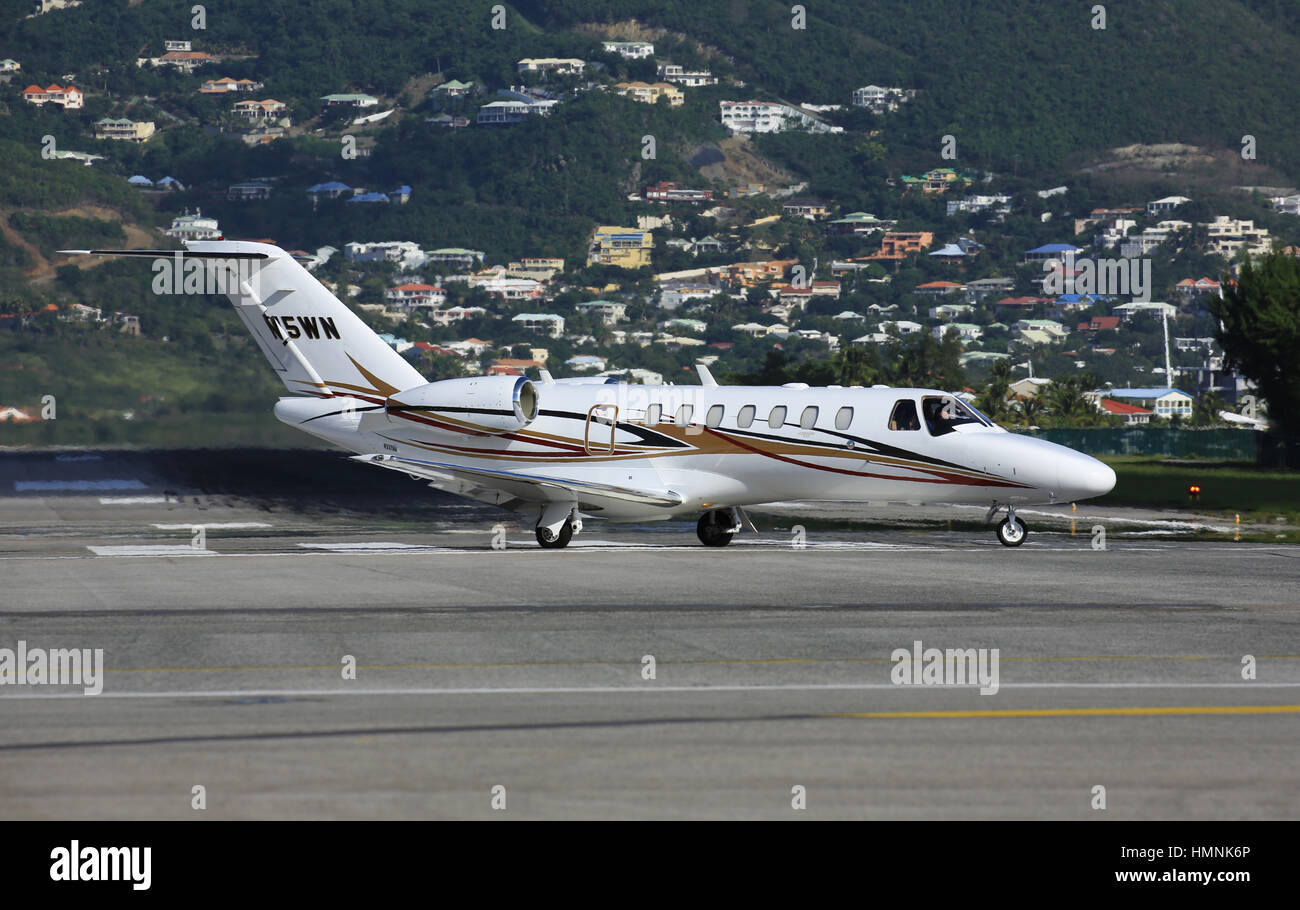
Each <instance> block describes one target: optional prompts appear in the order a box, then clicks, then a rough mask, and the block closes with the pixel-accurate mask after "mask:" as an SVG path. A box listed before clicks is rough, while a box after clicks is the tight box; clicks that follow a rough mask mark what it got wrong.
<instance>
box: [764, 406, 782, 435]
mask: <svg viewBox="0 0 1300 910" xmlns="http://www.w3.org/2000/svg"><path fill="white" fill-rule="evenodd" d="M767 425H768V426H769V427H771V428H772V429H774V430H779V429H781V427H783V426H785V405H783V404H778V405H777V406H776V407H774V408H772V413H770V414H768V415H767Z"/></svg>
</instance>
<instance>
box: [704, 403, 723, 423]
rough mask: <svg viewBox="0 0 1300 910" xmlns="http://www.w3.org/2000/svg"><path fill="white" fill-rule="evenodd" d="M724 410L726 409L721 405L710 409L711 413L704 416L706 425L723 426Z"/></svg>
mask: <svg viewBox="0 0 1300 910" xmlns="http://www.w3.org/2000/svg"><path fill="white" fill-rule="evenodd" d="M724 410H725V409H724V408H723V407H722V405H720V404H715V405H713V406H712V407H711V408H709V413H707V414H705V415H704V423H705V425H706V426H709V427H719V426H722V415H723V413H724Z"/></svg>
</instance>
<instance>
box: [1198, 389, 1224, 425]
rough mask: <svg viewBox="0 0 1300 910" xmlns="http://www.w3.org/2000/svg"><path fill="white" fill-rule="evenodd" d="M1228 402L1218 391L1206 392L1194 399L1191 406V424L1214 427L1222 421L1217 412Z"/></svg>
mask: <svg viewBox="0 0 1300 910" xmlns="http://www.w3.org/2000/svg"><path fill="white" fill-rule="evenodd" d="M1227 407H1228V403H1227V402H1226V401H1224V400H1223V396H1222V395H1220V394H1219V393H1218V392H1206V393H1205V394H1204V395H1202V396H1201V397H1200V398H1198V399H1196V404H1195V405H1193V407H1192V420H1191V425H1192V426H1194V427H1216V426H1219V425H1220V424H1222V423H1223V420H1222V418H1220V417H1219V412H1220V411H1223V410H1226V409H1227Z"/></svg>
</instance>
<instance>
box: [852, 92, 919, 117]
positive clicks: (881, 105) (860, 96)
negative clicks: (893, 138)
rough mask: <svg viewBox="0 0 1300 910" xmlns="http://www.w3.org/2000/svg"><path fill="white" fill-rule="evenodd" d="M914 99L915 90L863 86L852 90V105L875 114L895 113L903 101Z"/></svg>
mask: <svg viewBox="0 0 1300 910" xmlns="http://www.w3.org/2000/svg"><path fill="white" fill-rule="evenodd" d="M915 97H916V89H904V88H889V87H886V86H882V85H864V86H863V87H862V88H859V89H854V90H853V104H854V105H855V106H857V107H865V108H867V109H868V110H871V111H874V112H875V113H877V114H883V113H885V112H886V111H896V110H898V107H899V105H901V104H902V103H903V102H905V101H911V100H912V99H913V98H915Z"/></svg>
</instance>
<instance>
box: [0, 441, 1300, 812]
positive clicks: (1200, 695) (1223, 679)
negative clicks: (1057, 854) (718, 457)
mask: <svg viewBox="0 0 1300 910" xmlns="http://www.w3.org/2000/svg"><path fill="white" fill-rule="evenodd" d="M0 466H3V470H0V578H3V584H0V604H2V605H3V606H2V607H0V647H6V648H13V647H14V646H15V643H16V642H17V641H19V640H22V641H24V642H26V643H27V645H28V646H30V647H48V648H71V647H77V648H92V649H94V648H102V649H103V652H104V667H105V672H104V675H103V692H102V694H100V695H96V696H87V695H83V694H81V689H80V688H77V687H72V686H31V685H28V686H3V687H0V698H3V699H7V701H5V702H4V716H5V719H6V723H5V724H4V727H3V732H2V733H0V781H3V782H4V785H3V787H0V812H2V813H3V814H4V817H7V818H104V819H114V818H131V819H134V818H176V819H187V818H502V817H504V818H515V819H524V818H774V819H782V818H789V819H799V818H842V819H882V818H910V819H946V818H1050V819H1067V818H1068V819H1086V818H1091V819H1095V818H1110V819H1121V818H1122V819H1155V818H1173V819H1182V818H1187V819H1244V818H1295V817H1296V816H1297V815H1298V814H1300V770H1298V766H1297V763H1296V762H1295V760H1294V756H1295V753H1296V747H1297V745H1298V744H1300V608H1298V607H1297V602H1298V600H1300V597H1297V594H1296V591H1297V584H1296V582H1297V578H1298V576H1300V563H1297V561H1296V560H1297V558H1300V550H1298V549H1296V548H1294V547H1285V546H1276V547H1274V546H1267V545H1257V544H1244V543H1241V544H1233V543H1231V542H1217V543H1207V542H1196V541H1191V540H1169V539H1165V540H1150V539H1144V538H1142V537H1133V538H1125V537H1123V536H1122V535H1114V536H1112V537H1110V538H1109V539H1108V541H1107V543H1106V548H1105V549H1094V546H1093V543H1094V540H1093V538H1092V536H1091V535H1090V534H1089V533H1088V532H1087V530H1086V528H1088V527H1091V525H1092V522H1093V521H1094V519H1095V520H1097V521H1102V522H1107V521H1110V520H1112V519H1114V518H1115V517H1116V516H1113V515H1106V514H1104V513H1101V512H1098V513H1096V514H1094V513H1092V512H1089V511H1087V510H1086V508H1085V507H1084V506H1080V514H1081V515H1082V516H1083V521H1084V522H1085V523H1086V527H1085V529H1084V530H1082V531H1080V532H1078V533H1076V534H1074V535H1073V536H1072V535H1070V534H1069V533H1068V528H1067V527H1066V525H1065V524H1063V523H1062V522H1057V523H1056V524H1055V525H1054V526H1053V527H1054V529H1049V530H1048V531H1047V532H1046V533H1036V534H1034V535H1033V536H1031V538H1030V541H1029V542H1028V543H1027V544H1026V545H1025V546H1024V547H1021V548H1019V549H1016V550H1009V549H1006V548H1003V547H1001V546H999V545H998V544H997V543H996V542H995V541H994V539H993V537H992V535H991V534H989V533H988V532H987V531H967V530H964V529H963V528H964V522H968V521H969V520H970V516H969V515H963V514H958V513H953V515H954V517H953V518H952V519H951V520H952V521H953V522H954V525H953V527H954V529H953V530H949V529H948V525H947V524H946V523H945V521H944V520H942V519H938V520H935V521H931V522H929V523H928V524H925V525H923V526H916V525H907V524H900V523H898V522H895V523H894V524H893V525H891V524H890V520H889V518H888V516H889V515H891V514H894V515H897V514H901V513H900V510H899V508H898V507H892V506H886V505H885V504H881V505H880V506H878V507H861V510H860V511H859V513H857V514H858V515H859V517H861V516H866V517H865V518H863V519H862V520H861V521H860V522H859V523H858V524H849V525H842V524H839V523H838V522H839V519H840V518H841V517H842V516H841V514H840V512H839V511H837V510H836V509H834V508H828V507H822V506H816V505H809V504H789V505H787V506H782V507H779V508H777V509H774V510H772V511H771V512H769V513H764V514H761V515H759V516H757V517H756V522H757V524H758V525H759V528H760V533H759V534H756V535H755V534H746V535H744V536H743V537H742V538H740V539H739V540H738V541H737V542H736V543H735V544H733V545H732V546H730V547H728V548H725V549H722V550H709V549H705V548H703V547H700V546H699V545H698V544H697V543H696V542H695V538H694V533H693V528H692V527H691V526H690V524H688V523H675V524H670V525H664V526H645V527H636V528H615V527H611V526H607V525H601V524H599V523H597V522H591V523H589V524H588V527H587V529H586V531H585V532H584V533H583V534H582V535H581V536H580V537H578V538H576V539H575V543H574V545H573V546H571V547H570V549H568V550H564V551H541V550H540V549H539V548H538V547H537V546H536V544H535V542H533V540H532V535H531V529H529V528H527V527H524V526H521V525H519V524H518V523H516V522H514V521H513V520H512V519H511V517H510V516H509V514H507V513H502V512H498V511H496V510H494V509H490V508H487V507H479V506H475V505H473V504H466V503H463V502H461V501H458V500H453V499H449V498H446V497H440V496H437V495H436V494H432V493H431V492H426V491H425V490H424V488H423V487H421V486H420V485H418V484H415V483H408V482H405V479H404V478H387V476H386V475H385V477H384V479H383V480H382V481H376V483H378V484H380V486H378V487H365V488H360V489H357V488H354V487H353V484H352V479H351V478H352V476H353V475H352V474H350V473H348V472H346V471H345V472H343V473H342V474H340V475H339V477H340V478H342V480H341V481H340V482H335V481H334V480H329V481H328V482H322V483H321V484H320V485H318V486H317V488H316V489H314V490H310V491H305V490H303V489H300V488H296V487H294V486H293V485H292V484H291V483H289V480H291V478H289V479H286V480H285V484H286V485H282V484H281V482H280V480H279V479H278V478H281V477H285V476H286V475H289V474H291V473H293V472H292V470H289V469H283V468H277V467H271V468H267V470H268V471H271V472H272V473H271V474H270V475H269V476H270V480H268V481H267V486H269V487H270V488H272V489H267V488H264V487H259V486H257V485H256V484H250V485H247V486H248V488H247V489H240V488H238V487H237V486H233V485H232V486H229V487H220V486H219V485H208V486H203V485H187V484H188V482H182V480H184V478H182V480H178V479H177V476H176V474H175V471H174V470H173V469H172V468H171V467H167V466H166V465H163V466H161V467H160V466H159V463H158V462H157V461H155V462H153V463H149V464H146V463H145V462H144V461H140V462H133V461H132V460H131V459H129V458H127V459H123V458H119V457H117V456H108V457H105V458H102V459H101V460H100V461H90V462H53V460H52V459H51V458H50V457H49V456H45V461H41V460H39V459H37V458H36V457H35V456H31V457H26V456H24V457H23V458H4V459H0ZM347 467H348V468H352V467H355V466H351V465H348V466H347ZM6 472H7V473H6ZM374 473H375V474H382V473H383V472H374ZM262 476H263V477H264V478H265V477H267V476H268V475H267V474H265V473H264V474H263V475H262ZM106 480H108V481H121V482H123V484H125V483H126V482H127V481H133V480H134V481H139V485H138V486H135V485H130V486H122V487H120V488H118V489H105V488H102V487H98V488H91V487H85V486H82V487H81V488H72V489H68V488H58V489H51V488H49V487H48V486H46V487H40V486H34V487H33V486H28V487H27V488H25V489H23V490H21V491H20V490H19V489H18V488H17V484H18V483H19V482H22V483H25V484H29V485H30V484H33V483H36V484H40V483H45V484H49V483H57V484H71V483H82V484H85V483H91V482H96V481H100V482H102V481H106ZM394 481H396V486H393V487H391V488H389V487H384V486H382V485H383V484H391V483H393V482H394ZM303 483H305V481H304V482H303ZM274 488H280V489H278V490H277V489H274ZM128 500H129V501H128ZM936 514H943V513H936ZM832 518H834V519H835V521H832V520H831V519H832ZM800 523H802V524H803V527H804V530H803V532H802V533H796V532H793V531H792V530H791V528H792V526H793V525H795V524H800ZM200 525H201V526H202V527H203V531H202V533H201V534H197V533H196V528H197V527H198V526H200ZM502 526H504V538H505V544H506V545H505V547H504V549H494V547H493V544H494V542H495V543H497V544H500V542H501V539H502V530H503V527H502ZM1031 527H1032V523H1031ZM863 528H866V529H865V530H864V529H863ZM160 547H161V548H170V549H150V548H160ZM114 548H116V549H114ZM141 548H144V549H141ZM135 554H152V555H135ZM918 641H919V642H922V645H921V646H920V647H922V648H931V647H935V648H940V649H975V650H978V649H986V653H989V652H991V651H992V650H993V649H996V651H997V655H998V664H997V668H998V679H997V686H996V690H997V691H996V692H995V693H991V694H980V690H979V687H978V686H974V685H928V684H908V685H899V684H896V683H895V676H894V672H893V671H894V670H895V667H896V662H895V661H893V660H891V655H892V654H893V653H894V652H895V651H896V650H897V649H906V650H908V651H911V650H912V649H913V647H914V643H915V642H918ZM1247 656H1249V658H1250V660H1249V661H1248V662H1249V663H1251V664H1253V667H1254V674H1253V675H1254V678H1253V679H1244V678H1243V659H1244V658H1247ZM647 658H653V671H654V672H653V678H647V676H648V675H650V674H649V672H648V671H649V668H650V663H651V662H650V661H648V660H647ZM352 664H354V665H355V678H354V679H353V678H347V679H345V678H344V675H345V673H344V670H345V668H346V667H348V666H349V665H352ZM196 786H201V787H202V788H204V795H205V798H206V808H205V809H202V810H196V809H194V808H192V801H193V799H194V795H193V793H194V788H195V787H196ZM498 786H499V787H503V788H504V791H503V792H504V799H505V804H504V808H494V807H493V800H494V791H493V788H494V787H498ZM1097 787H1104V788H1105V808H1104V809H1101V808H1094V806H1095V805H1096V803H1097V792H1098V791H1097V790H1096V789H1095V788H1097ZM796 788H803V790H802V791H798V790H797V789H796ZM801 792H802V798H803V799H804V800H805V804H806V808H804V809H797V808H794V807H793V806H792V801H795V802H797V801H798V799H799V797H800V793H801ZM501 794H502V791H497V792H496V801H497V804H498V805H500V802H501Z"/></svg>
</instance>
